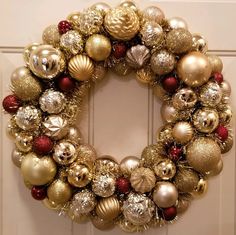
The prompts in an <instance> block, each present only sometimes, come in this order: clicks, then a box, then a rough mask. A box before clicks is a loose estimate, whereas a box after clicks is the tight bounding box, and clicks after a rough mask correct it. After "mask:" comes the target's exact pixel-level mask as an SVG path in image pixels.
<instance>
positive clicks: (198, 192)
mask: <svg viewBox="0 0 236 235" xmlns="http://www.w3.org/2000/svg"><path fill="white" fill-rule="evenodd" d="M207 190H208V182H207V180H205V179H200V180H199V182H198V185H197V187H196V189H195V190H194V191H193V193H192V194H193V196H194V197H198V198H199V197H203V196H204V195H205V194H206V193H207Z"/></svg>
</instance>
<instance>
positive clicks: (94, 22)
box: [78, 9, 103, 36]
mask: <svg viewBox="0 0 236 235" xmlns="http://www.w3.org/2000/svg"><path fill="white" fill-rule="evenodd" d="M78 22H79V31H80V32H81V33H82V34H83V35H85V36H89V35H92V34H95V33H98V32H99V31H100V30H101V28H102V24H103V16H102V13H101V12H100V11H98V10H95V9H87V10H86V11H84V12H82V13H81V14H80V15H79V19H78Z"/></svg>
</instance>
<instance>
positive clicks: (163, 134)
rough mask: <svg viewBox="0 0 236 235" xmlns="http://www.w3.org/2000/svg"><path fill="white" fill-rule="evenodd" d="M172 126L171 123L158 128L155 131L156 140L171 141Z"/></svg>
mask: <svg viewBox="0 0 236 235" xmlns="http://www.w3.org/2000/svg"><path fill="white" fill-rule="evenodd" d="M172 133H173V126H172V125H169V124H167V125H165V126H162V127H161V128H160V130H158V132H157V140H158V139H159V140H161V141H172V140H173V135H172Z"/></svg>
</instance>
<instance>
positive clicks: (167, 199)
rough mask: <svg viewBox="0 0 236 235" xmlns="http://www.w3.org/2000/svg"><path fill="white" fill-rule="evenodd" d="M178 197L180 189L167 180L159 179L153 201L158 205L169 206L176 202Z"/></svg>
mask: <svg viewBox="0 0 236 235" xmlns="http://www.w3.org/2000/svg"><path fill="white" fill-rule="evenodd" d="M177 199H178V190H177V189H176V187H175V186H174V184H172V183H170V182H165V181H159V182H157V184H156V187H155V189H154V191H153V201H154V202H155V203H156V205H157V206H158V207H161V208H168V207H171V206H173V205H175V204H176V201H177Z"/></svg>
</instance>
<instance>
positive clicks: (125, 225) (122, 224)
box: [118, 218, 140, 233]
mask: <svg viewBox="0 0 236 235" xmlns="http://www.w3.org/2000/svg"><path fill="white" fill-rule="evenodd" d="M118 226H119V228H120V229H121V230H122V231H124V232H126V233H134V232H138V228H140V226H139V225H135V224H132V223H131V222H130V221H129V220H127V219H126V218H122V219H120V220H119V221H118Z"/></svg>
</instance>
